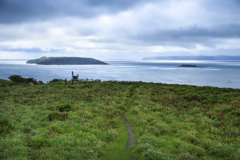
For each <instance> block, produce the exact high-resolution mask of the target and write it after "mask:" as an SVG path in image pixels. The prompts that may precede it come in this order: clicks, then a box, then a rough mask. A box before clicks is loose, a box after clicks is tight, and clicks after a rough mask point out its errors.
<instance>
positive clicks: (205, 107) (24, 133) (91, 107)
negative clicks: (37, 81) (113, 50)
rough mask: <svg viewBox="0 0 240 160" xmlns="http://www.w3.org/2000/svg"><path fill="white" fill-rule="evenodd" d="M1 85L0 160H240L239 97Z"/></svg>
mask: <svg viewBox="0 0 240 160" xmlns="http://www.w3.org/2000/svg"><path fill="white" fill-rule="evenodd" d="M0 84H3V85H0V127H1V128H0V134H1V136H0V159H24V160H25V159H94V160H95V159H99V160H101V159H103V160H104V159H106V160H107V159H109V160H110V159H117V160H118V159H119V160H121V159H122V160H126V159H128V158H129V157H133V158H134V159H138V160H158V159H159V160H170V159H178V160H185V159H188V160H195V159H196V160H197V159H213V160H214V159H223V160H225V159H233V160H237V159H240V129H239V126H240V89H230V88H214V87H197V86H187V85H167V84H160V83H158V84H157V83H142V82H130V83H127V82H85V83H80V84H73V85H65V84H58V83H50V84H43V85H27V84H22V85H13V83H11V82H9V81H4V80H0ZM126 110H129V112H128V113H127V114H126V119H127V120H128V122H129V123H130V125H131V127H132V129H133V131H134V133H135V135H134V145H133V146H132V147H131V153H130V152H127V151H126V143H127V141H128V132H127V130H126V127H125V125H124V123H123V121H122V119H121V116H122V114H123V113H124V112H125V111H126Z"/></svg>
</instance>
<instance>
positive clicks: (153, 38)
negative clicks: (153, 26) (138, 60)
mask: <svg viewBox="0 0 240 160" xmlns="http://www.w3.org/2000/svg"><path fill="white" fill-rule="evenodd" d="M129 38H131V39H135V40H136V41H138V42H141V43H145V44H147V45H168V46H183V47H187V48H192V47H195V45H196V44H203V45H205V46H211V47H213V46H214V45H215V44H216V41H215V40H214V39H217V38H221V39H227V38H240V24H229V25H223V26H219V27H216V28H203V27H197V26H193V27H189V28H187V29H176V30H156V31H154V32H151V33H149V32H145V33H140V34H138V35H136V36H130V37H129ZM107 41H108V40H107Z"/></svg>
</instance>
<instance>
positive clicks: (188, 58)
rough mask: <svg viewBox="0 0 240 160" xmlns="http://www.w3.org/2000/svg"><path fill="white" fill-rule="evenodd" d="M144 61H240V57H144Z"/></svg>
mask: <svg viewBox="0 0 240 160" xmlns="http://www.w3.org/2000/svg"><path fill="white" fill-rule="evenodd" d="M142 60H240V56H222V55H219V56H158V57H144V58H143V59H142Z"/></svg>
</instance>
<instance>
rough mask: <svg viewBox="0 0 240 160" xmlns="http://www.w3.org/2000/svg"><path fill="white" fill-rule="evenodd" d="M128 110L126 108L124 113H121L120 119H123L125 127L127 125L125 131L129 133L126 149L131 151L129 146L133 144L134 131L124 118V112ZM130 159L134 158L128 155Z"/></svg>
mask: <svg viewBox="0 0 240 160" xmlns="http://www.w3.org/2000/svg"><path fill="white" fill-rule="evenodd" d="M128 111H129V110H127V111H126V112H125V113H123V115H122V120H123V121H124V123H125V125H126V127H127V131H128V134H129V139H128V143H127V145H126V149H127V151H129V152H130V151H131V149H130V147H131V146H132V145H133V143H134V133H133V131H132V128H131V126H130V124H129V123H128V121H127V120H126V118H125V114H126V113H127V112H128ZM130 160H134V159H133V158H131V157H130Z"/></svg>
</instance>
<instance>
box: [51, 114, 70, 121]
mask: <svg viewBox="0 0 240 160" xmlns="http://www.w3.org/2000/svg"><path fill="white" fill-rule="evenodd" d="M66 118H67V113H64V112H62V113H59V112H52V113H50V114H49V115H48V116H47V120H49V121H53V120H55V119H56V120H60V121H64V120H65V119H66Z"/></svg>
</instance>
